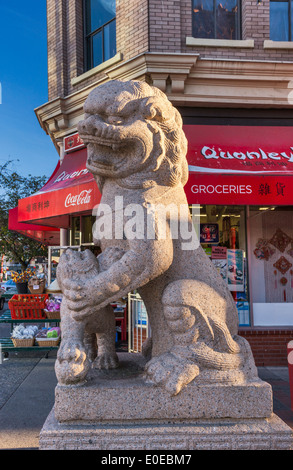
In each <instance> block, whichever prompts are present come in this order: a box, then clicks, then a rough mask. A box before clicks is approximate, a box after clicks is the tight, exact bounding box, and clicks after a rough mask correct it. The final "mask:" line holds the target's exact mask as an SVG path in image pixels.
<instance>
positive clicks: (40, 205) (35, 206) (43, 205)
mask: <svg viewBox="0 0 293 470" xmlns="http://www.w3.org/2000/svg"><path fill="white" fill-rule="evenodd" d="M49 207H50V201H40V202H33V203H31V204H28V205H27V206H26V211H27V212H36V211H42V210H43V209H48V208H49Z"/></svg>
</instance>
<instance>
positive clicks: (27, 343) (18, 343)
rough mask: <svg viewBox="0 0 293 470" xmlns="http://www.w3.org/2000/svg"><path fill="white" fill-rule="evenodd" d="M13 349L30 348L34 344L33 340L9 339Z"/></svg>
mask: <svg viewBox="0 0 293 470" xmlns="http://www.w3.org/2000/svg"><path fill="white" fill-rule="evenodd" d="M11 339H12V342H13V345H14V347H15V348H30V347H32V346H33V345H34V344H35V338H31V339H19V338H11Z"/></svg>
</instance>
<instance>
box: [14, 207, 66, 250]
mask: <svg viewBox="0 0 293 470" xmlns="http://www.w3.org/2000/svg"><path fill="white" fill-rule="evenodd" d="M8 229H9V230H12V231H14V232H18V233H21V234H22V235H25V236H26V237H29V238H32V239H33V240H36V241H38V242H40V243H43V244H44V245H59V244H60V233H59V232H60V231H59V229H54V228H52V227H45V226H44V225H35V224H30V225H28V224H22V223H20V222H18V207H15V208H14V209H10V211H9V220H8Z"/></svg>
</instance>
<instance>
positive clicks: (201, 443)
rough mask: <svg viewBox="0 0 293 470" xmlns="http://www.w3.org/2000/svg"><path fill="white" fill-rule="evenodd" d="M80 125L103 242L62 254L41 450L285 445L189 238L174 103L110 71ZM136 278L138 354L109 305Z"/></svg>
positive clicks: (228, 301) (212, 278)
mask: <svg viewBox="0 0 293 470" xmlns="http://www.w3.org/2000/svg"><path fill="white" fill-rule="evenodd" d="M78 129H79V134H80V136H81V138H82V139H83V140H84V142H85V144H86V145H87V147H88V160H87V167H88V169H89V170H90V171H91V172H92V174H93V175H94V177H95V179H96V182H97V184H98V187H99V189H100V191H101V193H102V199H101V202H100V205H99V207H98V210H97V219H96V231H95V238H96V240H95V241H96V244H98V245H99V246H100V248H101V251H102V253H101V255H99V256H98V257H97V259H96V258H95V257H94V256H93V255H92V254H91V253H90V252H89V251H85V252H82V253H77V252H74V251H72V250H68V251H66V252H65V253H64V254H63V255H62V256H61V259H60V263H59V265H58V273H57V275H58V283H59V286H60V287H61V289H62V292H63V294H64V298H63V301H62V305H61V330H62V342H61V346H60V349H59V351H58V356H57V361H56V374H57V378H58V386H57V387H56V399H55V407H54V410H53V411H52V413H51V414H50V415H49V417H48V419H47V421H46V423H45V425H44V427H43V430H42V432H41V435H40V448H41V449H102V450H111V449H123V450H126V449H134V450H139V449H156V450H158V449H164V451H165V450H168V449H172V450H174V449H175V450H176V449H190V450H191V449H291V447H292V431H291V429H290V428H289V427H288V426H287V425H285V424H284V423H283V422H282V421H281V420H279V419H278V418H277V417H276V416H275V415H274V414H273V413H272V390H271V387H270V386H269V385H268V384H266V383H264V382H262V381H261V380H259V378H258V376H257V370H256V367H255V364H254V360H253V357H252V353H251V350H250V347H249V344H248V342H247V341H246V340H245V339H244V338H242V337H240V336H238V335H237V331H238V315H237V310H236V307H235V303H234V301H233V299H232V296H231V294H230V292H229V290H228V288H227V285H226V284H225V283H224V281H223V280H222V278H221V276H220V275H219V274H218V273H217V271H216V269H215V268H214V267H213V265H212V263H211V262H210V260H209V259H208V257H207V256H206V255H205V253H204V252H203V250H202V248H201V247H200V245H199V243H198V240H197V238H196V236H195V231H194V227H193V224H192V221H191V218H190V215H189V211H188V209H187V208H188V205H187V200H186V196H185V193H184V184H185V183H186V181H187V178H188V166H187V161H186V149H187V142H186V138H185V136H184V133H183V131H182V120H181V117H180V115H179V113H178V112H177V110H176V109H175V108H174V107H173V106H172V104H171V103H170V102H169V101H168V99H167V98H166V96H165V95H164V94H163V93H161V92H160V91H159V90H158V89H155V88H153V87H151V86H149V85H147V84H146V83H141V82H120V81H112V82H108V83H106V84H104V85H101V86H99V87H98V88H97V89H95V90H94V91H93V92H91V93H90V95H89V97H88V99H87V100H86V103H85V120H84V121H83V122H81V123H80V124H79V127H78ZM170 205H171V206H172V207H171V208H170ZM166 207H167V208H169V210H168V211H166ZM182 208H183V209H182ZM184 209H187V210H184ZM133 212H136V215H137V217H136V218H135V217H134V219H133ZM177 216H179V217H177ZM174 223H175V230H174ZM101 227H104V234H103V233H102V234H101V232H102V230H101ZM134 227H135V230H134ZM150 228H151V230H150ZM182 228H184V230H181V229H182ZM176 229H177V230H176ZM117 230H118V233H117ZM149 230H150V231H149ZM150 234H151V235H152V236H150ZM174 234H175V235H174ZM186 234H187V235H186ZM136 289H137V290H138V292H139V293H140V295H141V297H142V299H143V300H144V303H145V305H146V308H147V312H148V317H149V321H150V325H151V331H152V338H151V341H149V342H148V344H147V345H146V346H145V347H144V353H145V354H144V356H138V355H130V356H129V355H128V354H126V355H123V354H122V355H121V356H120V357H118V355H117V354H116V352H115V343H114V341H115V322H114V315H113V311H112V309H111V307H109V304H110V302H114V301H116V300H117V299H119V298H120V297H122V296H125V295H127V294H128V292H131V291H133V290H136Z"/></svg>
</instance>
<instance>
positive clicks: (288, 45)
mask: <svg viewBox="0 0 293 470" xmlns="http://www.w3.org/2000/svg"><path fill="white" fill-rule="evenodd" d="M263 48H264V49H293V42H292V41H291V42H289V41H271V40H266V41H264V42H263Z"/></svg>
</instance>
